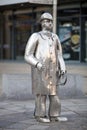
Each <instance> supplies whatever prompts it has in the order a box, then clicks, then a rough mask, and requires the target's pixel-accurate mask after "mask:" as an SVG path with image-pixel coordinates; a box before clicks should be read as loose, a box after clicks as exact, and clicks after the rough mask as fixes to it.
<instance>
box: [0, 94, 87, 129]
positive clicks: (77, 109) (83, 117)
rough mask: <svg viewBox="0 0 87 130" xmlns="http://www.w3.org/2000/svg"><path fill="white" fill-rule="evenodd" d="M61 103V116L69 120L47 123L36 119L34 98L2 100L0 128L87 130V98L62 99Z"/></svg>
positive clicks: (0, 105) (0, 103)
mask: <svg viewBox="0 0 87 130" xmlns="http://www.w3.org/2000/svg"><path fill="white" fill-rule="evenodd" d="M48 103H49V102H48ZM48 103H47V106H48ZM61 104H62V112H61V116H66V117H68V121H67V122H54V123H49V124H47V123H38V122H37V121H36V120H35V119H34V117H33V110H34V100H27V101H13V100H3V101H0V130H87V98H86V97H85V98H81V99H67V100H61Z"/></svg>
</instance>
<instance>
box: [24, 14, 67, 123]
mask: <svg viewBox="0 0 87 130" xmlns="http://www.w3.org/2000/svg"><path fill="white" fill-rule="evenodd" d="M40 23H41V27H42V30H41V31H40V32H35V33H33V34H32V35H31V36H30V38H29V40H28V42H27V45H26V48H25V56H24V58H25V60H26V62H27V63H29V64H30V65H31V68H32V91H33V94H35V112H34V116H35V119H36V120H37V121H40V122H51V121H66V120H67V118H63V117H60V112H61V102H60V99H59V97H58V92H57V85H58V77H59V76H58V74H59V73H61V74H65V73H66V67H65V62H64V60H63V57H62V48H61V43H60V40H59V38H58V36H57V35H56V34H54V33H53V32H52V27H53V17H52V15H51V14H50V13H48V12H47V13H43V14H42V15H41V18H40ZM47 97H49V109H48V110H47V108H46V101H47ZM46 111H48V112H46Z"/></svg>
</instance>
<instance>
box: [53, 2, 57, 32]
mask: <svg viewBox="0 0 87 130" xmlns="http://www.w3.org/2000/svg"><path fill="white" fill-rule="evenodd" d="M57 1H58V0H53V32H54V33H56V27H57V26H56V25H57Z"/></svg>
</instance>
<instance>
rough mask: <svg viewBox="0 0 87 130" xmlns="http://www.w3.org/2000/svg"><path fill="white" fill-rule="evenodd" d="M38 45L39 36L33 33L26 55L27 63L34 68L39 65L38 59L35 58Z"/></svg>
mask: <svg viewBox="0 0 87 130" xmlns="http://www.w3.org/2000/svg"><path fill="white" fill-rule="evenodd" d="M37 44H38V34H37V33H33V34H32V35H31V37H30V38H29V40H28V42H27V45H26V48H25V54H24V59H25V61H26V62H27V63H29V64H30V65H32V66H36V64H37V63H38V59H36V57H35V49H36V47H37Z"/></svg>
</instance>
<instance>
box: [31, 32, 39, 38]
mask: <svg viewBox="0 0 87 130" xmlns="http://www.w3.org/2000/svg"><path fill="white" fill-rule="evenodd" d="M38 33H39V32H35V33H33V34H32V35H31V36H32V37H37V36H38V35H39V34H38Z"/></svg>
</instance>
